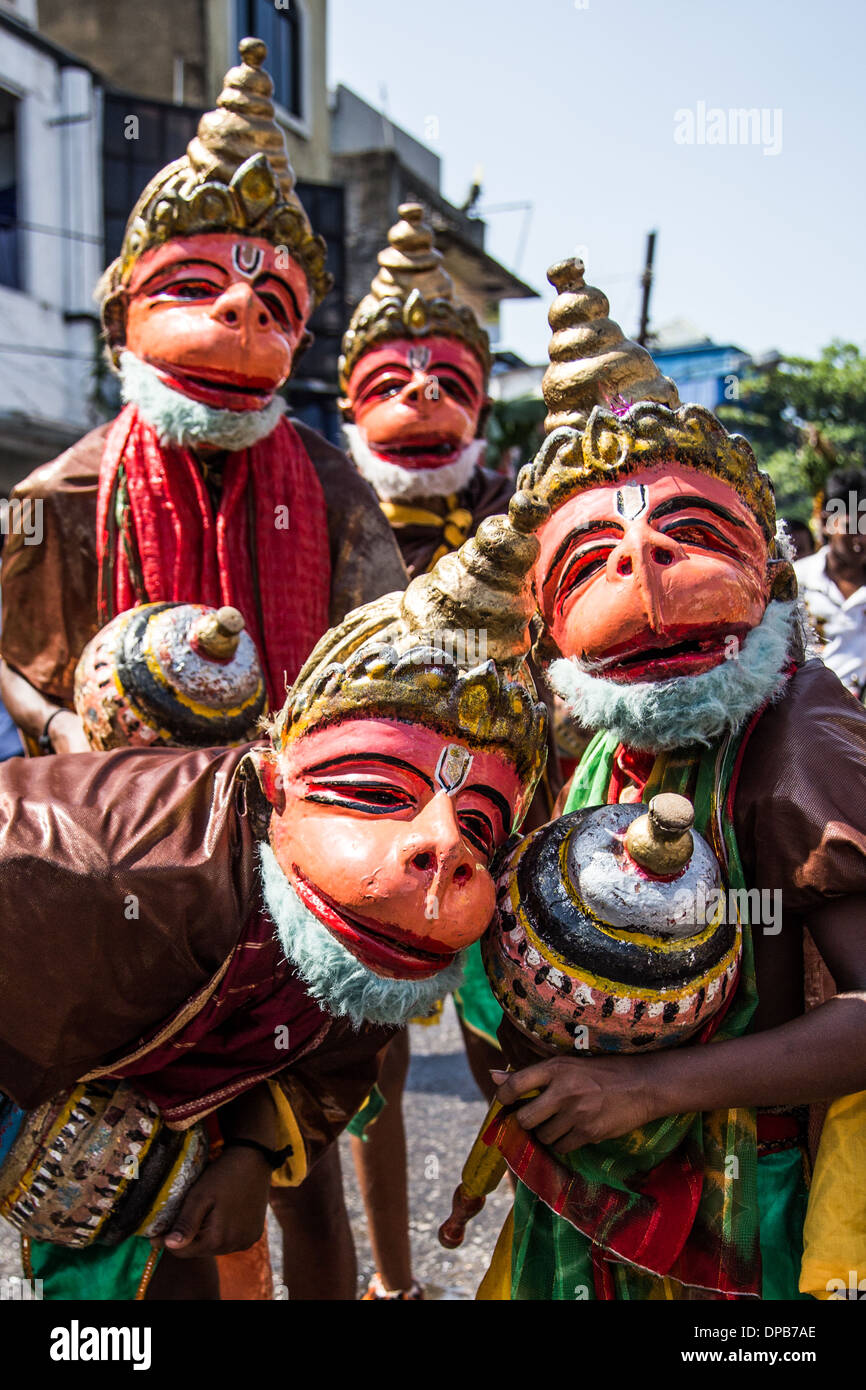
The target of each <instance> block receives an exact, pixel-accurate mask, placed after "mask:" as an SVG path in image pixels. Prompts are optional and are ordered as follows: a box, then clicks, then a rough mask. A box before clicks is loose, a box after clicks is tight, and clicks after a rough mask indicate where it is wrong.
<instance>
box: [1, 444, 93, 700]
mask: <svg viewBox="0 0 866 1390" xmlns="http://www.w3.org/2000/svg"><path fill="white" fill-rule="evenodd" d="M107 430H108V426H107V425H103V426H102V427H101V428H100V429H98V430H93V431H92V432H91V433H90V434H88V435H85V437H84V439H81V440H79V442H78V443H77V444H75V445H73V447H72V448H71V449H67V451H66V453H65V454H61V455H60V457H59V458H57V459H55V460H54V462H53V463H47V464H45V465H44V467H42V468H37V469H36V470H35V472H33V473H31V474H30V476H29V478H25V479H24V481H23V482H21V483H19V484H18V486H17V487H16V488H15V489H14V491H13V493H12V497H13V499H17V500H19V501H20V502H21V503H22V504H26V505H28V506H29V507H30V508H31V510H32V509H38V513H37V512H36V511H32V515H33V516H34V518H36V519H38V520H39V522H40V527H41V532H42V534H41V537H40V539H39V540H38V543H36V544H31V543H28V542H27V540H26V539H25V537H24V535H22V534H12V535H10V536H9V537H8V538H7V540H6V544H5V546H4V547H3V569H2V579H0V587H2V592H3V630H2V637H0V654H2V656H3V659H4V661H6V662H7V664H8V665H9V666H11V667H12V668H13V669H14V670H16V671H18V672H19V673H20V674H21V675H22V676H24V678H25V680H28V681H29V682H30V684H31V685H33V686H35V687H36V689H37V690H39V691H41V692H42V694H43V695H46V696H47V697H48V698H49V699H52V700H58V701H60V702H61V703H64V704H67V705H71V704H72V693H73V691H72V686H73V676H74V674H75V666H76V663H77V661H78V658H79V656H80V655H81V652H82V650H83V649H84V647H85V646H86V645H87V643H88V642H89V641H90V639H91V637H92V636H93V635H94V633H95V632H96V631H97V630H98V627H99V622H98V619H97V614H96V573H97V566H96V485H97V478H98V474H99V464H100V460H101V458H102V450H103V447H104V443H105V435H106V432H107Z"/></svg>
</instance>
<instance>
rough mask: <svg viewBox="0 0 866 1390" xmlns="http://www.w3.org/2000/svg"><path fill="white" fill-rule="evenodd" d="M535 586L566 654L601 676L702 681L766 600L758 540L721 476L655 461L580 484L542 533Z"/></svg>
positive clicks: (763, 550)
mask: <svg viewBox="0 0 866 1390" xmlns="http://www.w3.org/2000/svg"><path fill="white" fill-rule="evenodd" d="M539 539H540V541H541V554H540V556H539V560H538V565H537V568H536V585H537V592H538V595H539V602H540V606H541V611H542V614H543V616H544V620H545V624H546V626H547V629H548V631H549V633H550V635H551V636H552V638H553V640H554V642H555V643H556V645H557V646H558V648H559V650H560V651H561V652H562V654H563V655H564V656H573V657H577V658H578V659H579V660H580V661H581V662H582V663H584V664H585V665H586V667H587V669H589V670H591V671H593V673H594V674H596V675H601V676H605V677H606V678H607V679H609V680H618V681H647V680H666V679H669V678H670V677H673V676H682V675H699V674H700V673H701V672H703V671H707V670H710V669H711V667H713V666H716V665H718V664H719V663H720V662H721V661H723V660H725V658H726V657H729V656H731V655H732V653H734V652H735V651H736V650H737V646H736V644H737V643H739V642H741V641H742V640H743V638H744V637H745V636H746V634H747V633H748V632H749V631H750V630H751V629H752V628H753V627H755V626H756V624H757V623H758V622H760V620H761V618H762V616H763V613H764V610H765V608H766V606H767V602H768V599H769V584H768V580H767V559H768V550H767V542H766V540H765V538H764V535H763V532H762V531H761V529H760V527H759V526H758V523H757V522H756V521H755V518H754V517H753V515H752V513H751V512H750V511H749V509H748V507H746V506H745V504H744V503H743V502H742V501H741V500H740V498H739V497H738V495H737V493H736V492H735V491H734V490H733V488H731V487H728V486H727V484H725V483H723V482H721V481H720V480H719V479H716V478H712V477H708V476H707V475H706V474H701V473H697V472H696V471H695V470H693V469H689V468H680V467H679V466H678V465H676V464H672V463H661V464H659V465H658V466H657V467H655V468H649V469H647V470H646V471H645V472H642V473H639V474H633V475H631V476H629V477H627V478H624V479H622V480H621V481H619V482H616V483H611V484H609V485H607V486H605V487H597V488H596V487H594V488H588V489H587V490H586V491H585V492H581V493H579V494H578V495H577V496H576V497H573V498H572V499H571V500H570V501H568V502H566V503H565V504H564V505H563V506H562V507H560V508H559V509H558V510H557V511H555V512H554V513H553V516H552V517H551V518H550V520H549V521H548V522H547V524H546V525H545V526H544V527H543V528H542V530H541V532H540V533H539Z"/></svg>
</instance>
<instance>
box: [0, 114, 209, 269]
mask: <svg viewBox="0 0 866 1390" xmlns="http://www.w3.org/2000/svg"><path fill="white" fill-rule="evenodd" d="M198 122H199V112H198V111H196V110H194V109H192V108H191V107H184V106H180V107H179V106H168V105H166V104H165V103H164V102H157V101H140V100H139V99H138V98H137V97H129V96H120V95H117V94H115V93H112V92H106V94H105V97H104V100H103V129H102V156H103V178H102V186H103V197H104V219H105V257H106V262H107V261H110V260H112V259H113V258H114V257H115V256H116V255H117V254H118V252H119V251H120V247H121V243H122V241H123V233H124V230H125V228H126V222H127V218H128V217H129V214H130V213H131V212H132V209H133V208H134V207H135V204H136V203H137V201H138V198H139V196H140V194H141V193H142V192H143V190H144V188H145V185H146V184H148V183H149V182H150V180H151V179H152V178H153V176H154V174H158V173H159V171H160V169H163V168H165V166H166V164H169V163H170V162H171V161H172V160H173V159H179V158H180V156H181V155H182V154H183V152H184V150H185V149H186V147H187V145H188V144H189V142H190V140H191V139H192V137H193V136H194V135H195V132H196V127H197V126H198ZM0 196H2V195H0Z"/></svg>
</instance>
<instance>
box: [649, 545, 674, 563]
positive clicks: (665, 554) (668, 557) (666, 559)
mask: <svg viewBox="0 0 866 1390" xmlns="http://www.w3.org/2000/svg"><path fill="white" fill-rule="evenodd" d="M673 558H674V557H673V555H672V554H671V552H670V551H669V550H663V549H662V547H661V546H660V545H659V546H656V547H655V549H654V550H653V559H654V560H655V562H656V564H657V565H669V564H670V563H671V561H672V560H673Z"/></svg>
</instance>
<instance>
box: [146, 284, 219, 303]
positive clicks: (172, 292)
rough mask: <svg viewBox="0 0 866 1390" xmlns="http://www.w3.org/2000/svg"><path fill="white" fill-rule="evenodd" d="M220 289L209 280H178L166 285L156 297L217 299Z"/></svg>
mask: <svg viewBox="0 0 866 1390" xmlns="http://www.w3.org/2000/svg"><path fill="white" fill-rule="evenodd" d="M218 294H219V287H218V286H217V285H212V284H211V283H210V282H209V281H208V280H177V281H175V282H174V284H171V285H164V286H163V288H162V289H161V290H159V292H158V293H157V295H156V296H155V297H156V298H157V299H216V297H217V295H218Z"/></svg>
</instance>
